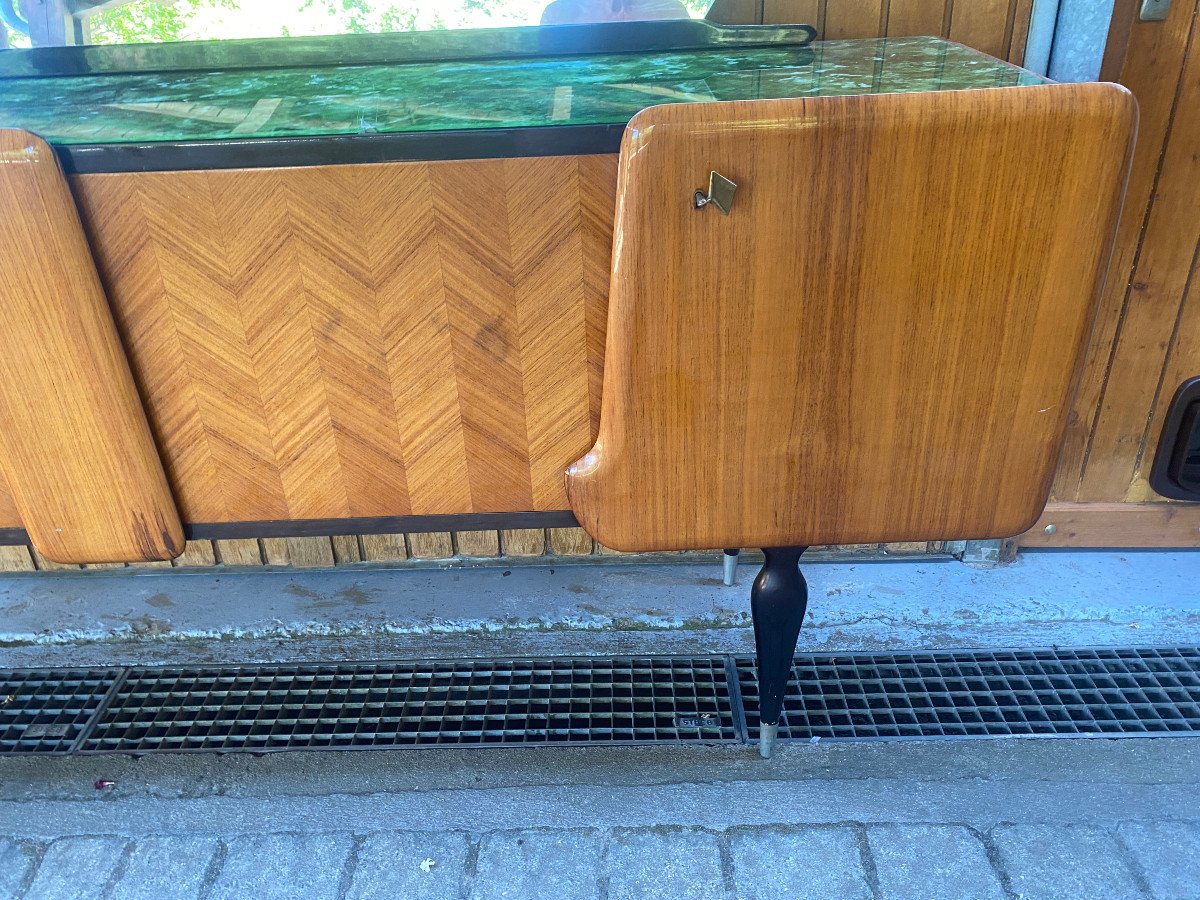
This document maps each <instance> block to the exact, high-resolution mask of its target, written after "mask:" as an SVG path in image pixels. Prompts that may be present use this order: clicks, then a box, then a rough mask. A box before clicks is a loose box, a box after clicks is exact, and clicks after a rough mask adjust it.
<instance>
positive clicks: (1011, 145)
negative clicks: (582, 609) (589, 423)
mask: <svg viewBox="0 0 1200 900" xmlns="http://www.w3.org/2000/svg"><path fill="white" fill-rule="evenodd" d="M893 5H894V4H893ZM1135 122H1136V107H1135V104H1134V102H1133V99H1132V97H1131V95H1130V94H1129V93H1128V92H1127V91H1125V90H1123V89H1121V88H1119V87H1117V86H1114V85H1105V84H1085V85H1046V86H1039V87H1030V88H1022V89H1014V90H997V91H960V92H952V93H946V94H909V95H904V94H899V95H882V96H861V97H827V98H816V99H805V100H779V101H760V102H749V103H732V104H689V105H682V106H673V107H656V108H652V109H649V110H646V111H644V112H643V113H641V114H639V115H638V116H637V117H636V118H635V119H634V121H633V123H631V127H630V129H629V130H628V132H627V134H626V138H625V143H624V146H623V148H622V157H621V158H622V165H621V170H620V174H619V178H618V208H617V220H616V228H617V232H618V235H619V238H618V241H617V247H618V248H619V249H618V250H617V254H616V258H615V259H614V264H613V280H612V286H611V289H610V311H609V327H608V342H607V351H606V358H607V365H606V369H605V373H604V391H603V405H602V415H601V427H600V435H599V437H598V439H597V442H596V444H595V446H594V447H593V449H592V451H591V452H590V453H589V454H587V455H586V456H585V457H584V458H583V459H581V460H580V461H579V462H578V463H577V464H576V465H575V466H573V467H572V469H571V470H570V473H569V475H568V494H569V497H570V500H571V506H572V508H573V509H574V511H575V514H576V516H577V517H578V518H579V520H580V523H581V524H582V525H583V526H584V527H585V528H586V529H587V530H588V531H589V532H590V533H591V534H592V536H593V537H595V538H596V540H597V541H599V542H600V543H601V544H603V545H605V546H608V547H613V548H616V549H618V550H663V549H692V548H695V549H699V548H708V547H740V546H777V545H785V544H848V543H855V544H857V543H875V542H883V541H913V540H921V539H930V538H932V539H935V540H936V539H961V538H985V537H997V536H1007V535H1013V534H1017V533H1020V532H1022V531H1024V530H1026V529H1027V528H1029V526H1030V525H1031V524H1032V523H1033V521H1034V520H1035V519H1036V518H1037V516H1038V514H1039V513H1040V512H1041V510H1042V507H1043V505H1044V504H1045V500H1046V497H1047V495H1048V493H1049V488H1050V480H1051V477H1052V474H1053V467H1054V463H1055V460H1056V457H1057V454H1058V449H1059V442H1060V441H1061V439H1062V433H1063V429H1064V427H1065V425H1066V420H1067V415H1068V411H1069V408H1070V401H1071V395H1072V391H1073V387H1074V383H1075V381H1076V378H1077V374H1078V371H1079V367H1080V362H1081V359H1082V351H1083V346H1084V342H1085V341H1086V338H1087V335H1088V332H1089V329H1090V326H1091V322H1092V317H1093V311H1094V309H1095V301H1096V299H1097V297H1098V294H1099V290H1100V288H1101V286H1102V284H1103V273H1104V268H1105V264H1106V263H1107V259H1108V252H1109V248H1110V246H1111V240H1112V234H1113V231H1114V229H1115V225H1116V219H1117V215H1118V210H1119V207H1120V199H1121V195H1122V191H1123V187H1124V182H1125V178H1126V173H1127V167H1128V159H1129V153H1130V150H1131V147H1132V140H1133V133H1134V129H1135ZM711 169H715V170H717V171H719V172H721V173H722V174H724V175H726V176H728V177H729V178H731V179H732V180H733V181H734V182H736V183H738V184H739V185H740V188H739V191H738V195H737V197H736V199H735V202H734V206H733V211H732V214H731V215H729V216H728V217H725V216H723V215H721V214H720V212H719V211H717V210H716V209H711V208H710V209H705V210H696V209H694V208H693V207H692V203H691V199H692V194H693V192H694V191H695V190H696V189H697V188H699V187H701V186H702V185H704V184H705V183H706V182H707V175H708V172H709V171H710V170H711Z"/></svg>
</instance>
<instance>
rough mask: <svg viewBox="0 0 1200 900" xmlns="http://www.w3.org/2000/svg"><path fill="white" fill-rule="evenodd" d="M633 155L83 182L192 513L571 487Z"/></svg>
mask: <svg viewBox="0 0 1200 900" xmlns="http://www.w3.org/2000/svg"><path fill="white" fill-rule="evenodd" d="M615 173H616V159H615V157H567V158H537V159H519V160H494V161H469V162H448V163H430V164H422V163H393V164H382V165H373V166H338V167H332V168H307V169H304V168H302V169H278V170H234V171H212V172H191V173H151V174H137V175H86V176H80V177H78V178H77V179H76V189H77V193H78V197H79V204H80V208H81V210H82V212H83V216H84V220H85V222H86V223H87V226H88V228H89V230H90V232H91V235H92V240H93V243H94V245H95V248H96V255H97V260H98V263H99V266H100V269H101V272H102V275H103V277H104V279H105V283H106V285H107V287H108V290H109V294H110V297H111V299H112V303H113V306H114V308H115V311H116V314H117V318H118V321H119V323H120V325H121V328H122V331H123V333H124V335H125V338H126V341H127V344H128V347H129V352H130V357H131V359H132V360H133V363H134V368H135V371H136V373H137V377H138V378H139V380H140V382H141V387H142V389H143V392H144V394H145V396H146V401H147V409H148V411H149V415H150V418H151V422H152V425H153V427H154V430H155V433H156V434H157V436H158V438H159V440H160V442H161V446H162V447H163V450H164V456H165V457H166V459H167V460H168V466H169V474H170V476H171V479H172V482H173V483H174V484H175V486H176V489H177V492H178V497H179V503H180V507H181V510H182V512H183V515H184V517H185V519H186V520H187V521H190V522H223V521H252V520H263V519H321V518H343V517H348V516H350V517H354V516H385V515H408V514H415V515H420V514H437V513H462V512H493V511H513V510H525V509H562V508H564V506H565V505H566V498H565V496H564V492H563V479H562V472H563V470H564V468H565V467H566V465H567V464H568V463H569V462H570V461H571V460H572V459H573V458H574V457H575V456H577V455H578V453H579V452H582V450H583V449H586V447H587V446H588V445H589V443H590V441H591V440H592V438H593V435H594V430H595V424H596V421H597V419H598V415H599V399H600V398H599V385H600V378H601V370H602V364H603V335H604V320H605V314H606V313H605V310H606V303H607V299H606V298H607V293H608V291H607V281H608V269H609V264H608V255H609V252H610V250H609V248H610V246H611V240H612V237H611V236H612V198H613V196H614V192H615V184H614V182H615Z"/></svg>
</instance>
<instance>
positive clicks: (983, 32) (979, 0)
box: [950, 0, 1015, 59]
mask: <svg viewBox="0 0 1200 900" xmlns="http://www.w3.org/2000/svg"><path fill="white" fill-rule="evenodd" d="M1013 6H1014V4H1013V3H1012V0H958V2H956V3H954V5H953V6H952V7H951V9H950V39H951V40H954V41H958V42H959V43H960V44H966V45H967V46H968V47H974V48H975V49H976V50H982V51H983V52H984V53H990V54H991V55H992V56H995V57H999V58H1000V59H1004V58H1005V57H1007V56H1008V50H1009V40H1010V38H1011V35H1012V18H1013V15H1014V13H1015V10H1014V9H1013Z"/></svg>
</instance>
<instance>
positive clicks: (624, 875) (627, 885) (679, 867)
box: [607, 828, 725, 900]
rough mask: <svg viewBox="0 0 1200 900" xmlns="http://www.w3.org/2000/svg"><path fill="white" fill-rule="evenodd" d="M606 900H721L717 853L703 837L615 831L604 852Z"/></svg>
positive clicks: (686, 832)
mask: <svg viewBox="0 0 1200 900" xmlns="http://www.w3.org/2000/svg"><path fill="white" fill-rule="evenodd" d="M607 870H608V877H609V886H608V896H609V898H610V900H627V898H628V900H644V898H646V897H670V898H671V900H713V898H714V897H723V896H725V883H724V878H723V876H722V875H721V847H720V845H719V844H718V843H717V838H716V836H715V835H712V834H710V833H708V832H705V831H696V830H692V829H677V828H652V829H647V830H644V831H618V832H616V833H615V834H613V836H612V838H611V840H610V843H609V846H608V865H607Z"/></svg>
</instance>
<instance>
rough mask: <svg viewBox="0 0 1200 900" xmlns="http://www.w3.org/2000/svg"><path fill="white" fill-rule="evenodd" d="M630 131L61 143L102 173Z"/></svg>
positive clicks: (576, 128) (438, 149)
mask: <svg viewBox="0 0 1200 900" xmlns="http://www.w3.org/2000/svg"><path fill="white" fill-rule="evenodd" d="M624 133H625V123H621V124H616V125H547V126H536V127H528V128H500V129H490V128H489V129H484V128H480V129H471V130H464V131H416V132H406V133H402V134H354V135H347V134H331V135H322V136H320V137H294V138H292V137H285V138H260V139H249V140H231V141H177V142H162V143H156V142H153V143H144V144H86V145H83V144H81V145H63V144H58V145H55V147H54V150H55V152H56V153H57V154H58V158H59V161H60V162H61V163H62V167H63V169H64V170H65V171H66V172H68V173H70V174H73V175H94V174H101V173H118V172H125V173H128V172H176V171H187V170H194V169H263V168H288V167H293V166H331V165H345V164H348V163H379V162H404V161H423V160H451V159H502V158H512V157H519V156H587V155H590V154H593V153H616V152H618V151H619V150H620V149H621V137H622V135H623V134H624Z"/></svg>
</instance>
